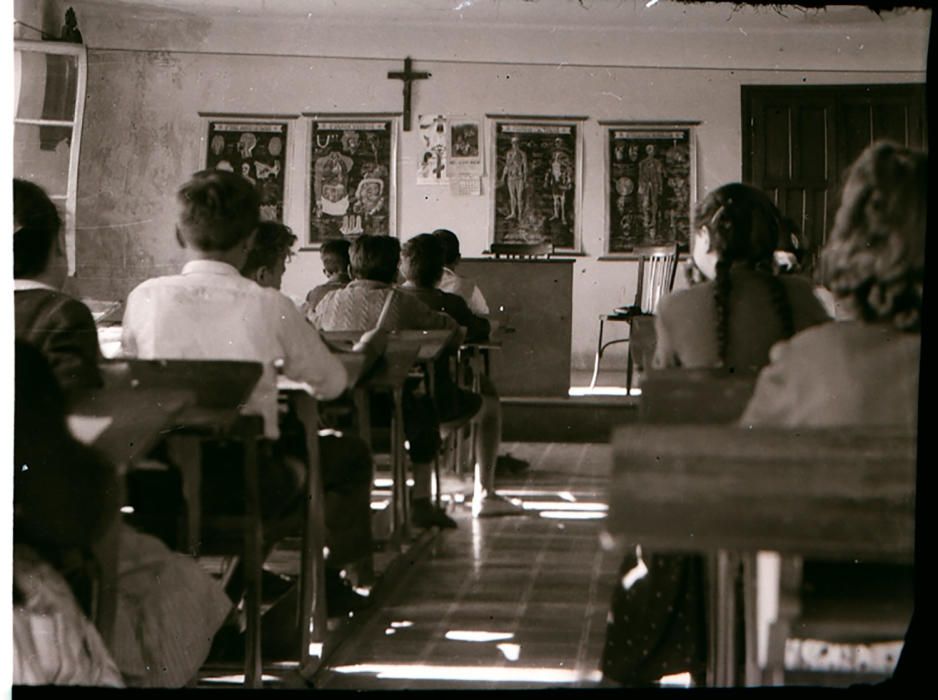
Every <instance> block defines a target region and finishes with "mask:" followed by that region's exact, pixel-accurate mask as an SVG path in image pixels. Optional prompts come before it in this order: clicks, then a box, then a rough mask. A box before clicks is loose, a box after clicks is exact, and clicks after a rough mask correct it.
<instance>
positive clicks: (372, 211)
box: [307, 117, 396, 246]
mask: <svg viewBox="0 0 938 700" xmlns="http://www.w3.org/2000/svg"><path fill="white" fill-rule="evenodd" d="M393 127H394V122H393V121H392V120H391V119H369V118H360V119H358V118H356V119H352V118H346V117H342V118H336V119H335V120H332V119H325V118H322V119H320V118H316V119H314V120H313V121H312V123H311V125H310V141H311V144H312V146H311V148H312V156H311V161H310V218H309V240H308V241H307V244H308V245H311V246H318V245H320V244H321V243H322V242H323V241H326V240H328V239H330V238H342V237H343V236H355V235H358V234H363V233H366V234H373V235H383V236H386V235H391V234H393V233H394V226H395V217H394V206H393V204H394V202H395V201H396V199H395V182H394V173H395V171H396V169H395V166H394V158H395V155H396V154H395V142H394V135H395V130H394V128H393Z"/></svg>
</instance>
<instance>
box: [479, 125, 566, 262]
mask: <svg viewBox="0 0 938 700" xmlns="http://www.w3.org/2000/svg"><path fill="white" fill-rule="evenodd" d="M577 119H579V118H577ZM579 135H580V129H579V124H578V123H577V122H574V121H569V120H567V119H550V118H546V117H544V118H540V119H535V118H531V119H525V120H523V121H520V120H519V121H495V122H494V138H493V142H494V143H493V146H494V151H495V153H494V156H493V158H492V163H493V165H492V168H491V171H492V172H491V178H492V183H491V188H490V189H491V192H492V195H491V196H492V197H493V198H494V202H493V206H492V211H493V216H492V228H493V233H492V241H493V242H494V243H540V242H544V241H547V242H550V243H553V245H554V249H555V250H576V251H578V250H579V245H580V233H579V228H580V227H579V219H580V190H581V187H580V182H581V175H580V172H581V164H580V147H579Z"/></svg>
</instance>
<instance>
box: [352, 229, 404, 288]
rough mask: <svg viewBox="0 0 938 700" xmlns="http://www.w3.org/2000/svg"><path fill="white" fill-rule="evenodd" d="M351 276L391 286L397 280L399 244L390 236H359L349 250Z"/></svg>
mask: <svg viewBox="0 0 938 700" xmlns="http://www.w3.org/2000/svg"><path fill="white" fill-rule="evenodd" d="M349 259H350V261H351V269H352V276H353V277H355V278H356V279H363V280H374V281H375V282H384V283H385V284H391V283H393V282H394V281H395V280H396V279H397V265H398V263H399V262H400V260H401V244H400V241H398V240H397V239H396V238H392V237H391V236H368V235H363V236H359V237H358V238H356V239H355V241H354V242H353V243H352V246H351V248H349Z"/></svg>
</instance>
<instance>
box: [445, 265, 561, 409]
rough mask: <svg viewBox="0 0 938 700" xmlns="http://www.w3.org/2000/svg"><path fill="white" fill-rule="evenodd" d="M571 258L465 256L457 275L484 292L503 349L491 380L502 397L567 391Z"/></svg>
mask: <svg viewBox="0 0 938 700" xmlns="http://www.w3.org/2000/svg"><path fill="white" fill-rule="evenodd" d="M573 263H574V259H572V258H551V259H549V260H511V259H507V260H506V259H501V260H496V259H492V258H482V259H480V258H463V259H462V260H460V262H459V267H458V268H457V269H456V272H457V273H458V274H459V275H463V276H465V277H468V278H471V279H472V280H473V281H474V282H475V283H476V284H477V285H478V286H479V289H480V290H481V291H482V294H483V296H484V297H485V300H486V303H487V304H488V307H489V318H490V320H492V321H496V322H498V325H499V326H500V329H501V338H502V341H503V350H502V352H501V353H499V355H498V357H496V358H494V360H493V362H492V367H491V377H492V381H493V382H495V385H496V386H497V387H498V390H499V392H500V393H501V395H502V396H553V397H562V398H566V397H567V395H568V393H569V390H570V358H571V351H572V339H573V335H572V318H573V313H574V311H573Z"/></svg>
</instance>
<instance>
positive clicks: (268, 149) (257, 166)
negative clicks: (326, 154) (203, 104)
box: [205, 121, 287, 222]
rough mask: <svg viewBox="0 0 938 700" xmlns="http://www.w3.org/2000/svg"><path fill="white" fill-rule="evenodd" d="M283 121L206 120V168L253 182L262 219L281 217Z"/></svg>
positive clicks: (278, 218)
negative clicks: (222, 171)
mask: <svg viewBox="0 0 938 700" xmlns="http://www.w3.org/2000/svg"><path fill="white" fill-rule="evenodd" d="M286 157H287V124H286V123H285V122H263V123H262V122H252V121H237V122H235V121H224V122H223V121H209V123H208V148H207V154H206V160H205V167H206V168H214V169H216V170H228V171H230V172H234V173H238V174H239V175H242V176H243V177H244V178H245V179H246V180H249V181H250V183H251V184H252V185H254V187H255V189H256V190H257V193H258V194H259V195H260V199H261V220H262V221H280V222H282V221H283V198H284V181H285V179H286Z"/></svg>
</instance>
